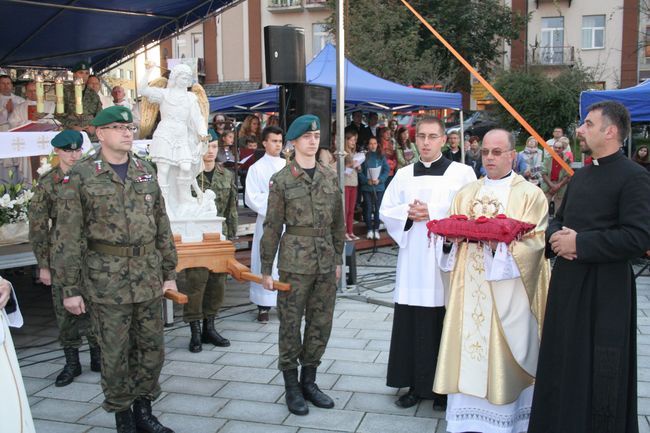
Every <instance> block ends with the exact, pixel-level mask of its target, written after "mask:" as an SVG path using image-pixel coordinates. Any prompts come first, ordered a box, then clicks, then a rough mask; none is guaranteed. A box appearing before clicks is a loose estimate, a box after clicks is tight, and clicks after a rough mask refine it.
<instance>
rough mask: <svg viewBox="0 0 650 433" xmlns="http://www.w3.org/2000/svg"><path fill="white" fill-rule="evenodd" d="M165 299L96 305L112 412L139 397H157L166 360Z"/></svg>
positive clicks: (106, 404)
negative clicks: (163, 304) (163, 307)
mask: <svg viewBox="0 0 650 433" xmlns="http://www.w3.org/2000/svg"><path fill="white" fill-rule="evenodd" d="M161 312H162V300H161V298H154V299H151V300H150V301H145V302H140V303H137V304H121V305H120V304H97V303H93V304H92V309H91V315H92V318H93V324H94V326H95V329H96V330H97V337H98V339H99V343H100V346H101V348H102V389H103V390H104V403H103V404H102V406H103V407H104V409H105V410H106V411H108V412H119V411H122V410H126V409H128V408H129V407H130V406H131V405H132V404H133V401H134V400H135V399H136V398H138V397H144V398H146V399H147V400H151V401H153V400H155V399H156V398H157V397H158V396H159V395H160V384H159V382H158V378H159V376H160V370H162V366H163V361H164V360H165V350H164V340H163V320H162V313H161Z"/></svg>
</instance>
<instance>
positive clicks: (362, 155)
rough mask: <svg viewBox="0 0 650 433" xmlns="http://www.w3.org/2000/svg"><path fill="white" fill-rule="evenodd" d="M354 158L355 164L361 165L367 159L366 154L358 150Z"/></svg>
mask: <svg viewBox="0 0 650 433" xmlns="http://www.w3.org/2000/svg"><path fill="white" fill-rule="evenodd" d="M352 160H353V161H354V166H355V167H356V166H359V165H361V164H363V161H365V160H366V154H365V153H363V152H357V153H355V154H354V155H353V156H352Z"/></svg>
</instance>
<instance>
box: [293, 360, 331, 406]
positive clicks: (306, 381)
mask: <svg viewBox="0 0 650 433" xmlns="http://www.w3.org/2000/svg"><path fill="white" fill-rule="evenodd" d="M300 385H301V386H302V395H303V396H304V397H305V399H306V400H308V401H311V402H312V403H313V404H314V406H316V407H322V408H324V409H331V408H333V407H334V400H332V399H331V398H330V397H329V396H328V395H327V394H325V393H324V392H323V391H321V390H320V388H318V385H316V367H315V366H313V365H307V366H303V367H302V370H300Z"/></svg>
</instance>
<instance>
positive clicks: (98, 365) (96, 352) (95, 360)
mask: <svg viewBox="0 0 650 433" xmlns="http://www.w3.org/2000/svg"><path fill="white" fill-rule="evenodd" d="M90 371H95V372H97V373H100V372H101V371H102V350H101V349H100V348H99V346H90Z"/></svg>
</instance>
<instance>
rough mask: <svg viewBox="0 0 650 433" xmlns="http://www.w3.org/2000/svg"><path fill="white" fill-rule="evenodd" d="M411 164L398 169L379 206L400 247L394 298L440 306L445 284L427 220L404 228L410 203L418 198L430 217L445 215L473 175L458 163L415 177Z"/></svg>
mask: <svg viewBox="0 0 650 433" xmlns="http://www.w3.org/2000/svg"><path fill="white" fill-rule="evenodd" d="M434 163H435V162H434ZM425 166H426V164H425ZM414 167H415V164H410V165H407V166H406V167H403V168H401V169H399V170H398V171H397V173H396V174H395V177H394V178H393V180H392V181H391V183H390V184H389V185H388V188H387V189H386V192H385V193H384V197H383V199H382V202H381V207H380V209H379V214H380V217H381V220H382V221H383V223H384V226H385V227H386V230H387V231H388V234H389V235H390V236H391V237H392V238H393V239H394V240H395V242H396V243H397V245H398V246H399V254H398V257H397V271H396V277H395V292H394V296H393V300H394V302H396V303H398V304H401V305H412V306H422V307H442V306H444V305H445V287H444V285H443V279H442V272H441V271H440V269H439V268H438V266H437V260H436V249H435V248H434V246H433V243H430V242H429V239H428V237H427V227H426V222H425V221H421V222H414V223H413V225H412V227H411V228H410V229H409V230H404V227H405V226H406V222H407V219H408V209H409V204H411V203H413V201H414V200H416V199H418V200H419V201H421V202H424V203H427V204H428V208H429V219H440V218H445V217H446V216H447V214H448V212H449V207H450V205H451V202H452V200H453V198H454V196H455V195H456V193H457V192H458V190H460V189H461V188H462V187H463V186H464V185H466V184H468V183H470V182H473V181H475V180H476V176H475V174H474V170H472V168H471V167H470V166H468V165H464V164H460V163H457V162H452V163H451V165H449V167H447V170H446V171H445V172H444V174H443V175H440V176H431V175H424V176H414V175H413V169H414Z"/></svg>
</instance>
